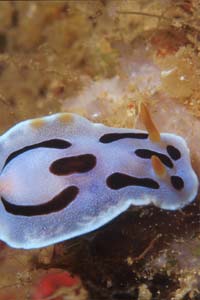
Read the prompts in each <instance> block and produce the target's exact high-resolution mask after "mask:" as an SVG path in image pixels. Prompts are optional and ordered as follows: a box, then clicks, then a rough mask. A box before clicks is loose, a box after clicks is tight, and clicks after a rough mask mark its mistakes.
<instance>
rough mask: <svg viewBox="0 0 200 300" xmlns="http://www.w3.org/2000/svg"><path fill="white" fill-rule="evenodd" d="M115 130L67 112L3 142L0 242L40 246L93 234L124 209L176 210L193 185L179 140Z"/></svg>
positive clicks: (27, 124)
mask: <svg viewBox="0 0 200 300" xmlns="http://www.w3.org/2000/svg"><path fill="white" fill-rule="evenodd" d="M141 115H142V119H143V121H144V123H145V126H146V128H147V131H143V130H132V129H125V128H112V127H108V126H105V125H102V124H99V123H92V122H90V121H89V120H87V119H85V118H83V117H81V116H79V115H77V114H70V113H59V114H54V115H51V116H47V117H44V118H41V119H33V120H27V121H23V122H21V123H18V124H17V125H15V126H14V127H12V128H11V129H9V130H8V131H7V132H6V133H5V134H3V135H2V136H0V239H1V240H3V241H4V242H6V243H7V244H8V245H10V246H11V247H15V248H25V249H30V248H40V247H44V246H48V245H50V244H54V243H57V242H60V241H64V240H67V239H70V238H73V237H76V236H79V235H81V234H84V233H87V232H90V231H93V230H95V229H97V228H99V227H101V226H102V225H104V224H106V223H108V222H109V221H110V220H112V219H113V218H115V217H116V216H118V215H119V214H121V213H122V212H123V211H125V210H126V209H128V207H129V206H130V205H137V206H143V205H149V204H153V205H155V206H157V207H160V208H162V209H167V210H177V209H181V208H182V207H184V206H186V205H187V204H189V203H190V202H191V201H193V200H194V198H195V196H196V195H197V190H198V179H197V176H196V174H195V172H194V171H193V169H192V166H191V162H190V154H189V149H188V147H187V145H186V142H185V141H184V139H183V138H182V137H180V136H177V135H175V134H169V133H162V134H160V133H159V131H158V130H157V129H156V127H155V125H154V123H153V122H152V120H151V117H150V115H149V112H148V110H147V107H146V106H145V105H142V109H141Z"/></svg>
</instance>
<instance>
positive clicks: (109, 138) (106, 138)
mask: <svg viewBox="0 0 200 300" xmlns="http://www.w3.org/2000/svg"><path fill="white" fill-rule="evenodd" d="M127 138H128V139H147V138H148V134H147V133H133V132H131V133H108V134H104V135H102V136H101V137H100V139H99V142H101V143H104V144H107V143H112V142H115V141H118V140H121V139H127Z"/></svg>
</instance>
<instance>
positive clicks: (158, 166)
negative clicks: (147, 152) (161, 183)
mask: <svg viewBox="0 0 200 300" xmlns="http://www.w3.org/2000/svg"><path fill="white" fill-rule="evenodd" d="M151 163H152V167H153V170H154V172H155V174H156V175H157V176H158V177H160V178H163V177H165V176H166V174H167V170H166V168H165V166H164V164H163V163H162V161H161V160H160V158H159V157H158V156H156V155H152V157H151Z"/></svg>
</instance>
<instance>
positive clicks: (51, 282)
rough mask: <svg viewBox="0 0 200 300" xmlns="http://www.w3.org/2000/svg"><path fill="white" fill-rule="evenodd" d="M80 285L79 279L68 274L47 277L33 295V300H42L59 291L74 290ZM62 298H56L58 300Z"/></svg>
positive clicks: (58, 273)
mask: <svg viewBox="0 0 200 300" xmlns="http://www.w3.org/2000/svg"><path fill="white" fill-rule="evenodd" d="M79 284H80V280H79V278H78V277H72V276H71V275H70V274H69V273H68V272H56V273H50V274H47V275H45V276H44V277H43V278H42V279H41V280H40V282H39V283H38V285H37V286H36V289H35V291H34V293H33V297H32V300H42V299H45V298H47V297H49V296H51V295H53V294H54V293H55V292H56V291H57V290H58V289H60V288H62V287H65V288H72V287H75V286H77V285H79ZM58 299H60V298H55V300H58Z"/></svg>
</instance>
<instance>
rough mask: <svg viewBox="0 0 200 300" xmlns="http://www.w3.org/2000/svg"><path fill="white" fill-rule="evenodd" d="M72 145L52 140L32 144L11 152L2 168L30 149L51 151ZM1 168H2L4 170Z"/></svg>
mask: <svg viewBox="0 0 200 300" xmlns="http://www.w3.org/2000/svg"><path fill="white" fill-rule="evenodd" d="M71 145H72V144H71V143H69V142H67V141H65V140H60V139H52V140H48V141H44V142H41V143H38V144H34V145H30V146H26V147H24V148H21V149H19V150H17V151H15V152H12V153H11V154H10V155H9V156H8V158H7V159H6V162H5V164H4V167H5V166H6V165H7V164H8V163H9V162H10V161H11V160H12V159H14V158H15V157H17V156H18V155H20V154H22V153H24V152H26V151H29V150H32V149H36V148H53V149H66V148H68V147H70V146H71ZM4 167H3V168H4Z"/></svg>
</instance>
